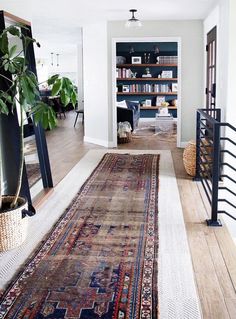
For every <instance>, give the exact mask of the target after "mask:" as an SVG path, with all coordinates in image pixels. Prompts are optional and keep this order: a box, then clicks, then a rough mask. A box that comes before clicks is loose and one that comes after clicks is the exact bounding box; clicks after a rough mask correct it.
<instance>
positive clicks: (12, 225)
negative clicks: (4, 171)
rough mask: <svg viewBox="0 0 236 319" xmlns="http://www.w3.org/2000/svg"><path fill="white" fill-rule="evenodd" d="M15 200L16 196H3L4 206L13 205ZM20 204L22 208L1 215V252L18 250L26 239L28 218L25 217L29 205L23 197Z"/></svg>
mask: <svg viewBox="0 0 236 319" xmlns="http://www.w3.org/2000/svg"><path fill="white" fill-rule="evenodd" d="M13 198H14V196H3V205H4V203H11V202H12V200H13ZM18 202H19V206H20V207H17V208H15V209H11V210H10V209H9V210H6V211H3V212H2V213H0V251H7V250H10V249H13V248H16V247H18V246H20V245H21V244H22V243H23V242H24V240H25V238H26V234H27V226H28V218H26V217H25V214H24V212H25V211H27V209H28V203H27V201H26V199H24V198H22V197H20V198H19V200H18ZM22 211H23V213H22Z"/></svg>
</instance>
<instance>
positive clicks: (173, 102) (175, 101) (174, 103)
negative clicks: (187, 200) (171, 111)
mask: <svg viewBox="0 0 236 319" xmlns="http://www.w3.org/2000/svg"><path fill="white" fill-rule="evenodd" d="M177 104H178V100H177V99H174V100H172V101H171V102H170V105H172V106H176V107H177Z"/></svg>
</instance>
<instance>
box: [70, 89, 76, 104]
mask: <svg viewBox="0 0 236 319" xmlns="http://www.w3.org/2000/svg"><path fill="white" fill-rule="evenodd" d="M70 98H71V103H72V105H73V107H75V105H76V102H77V95H76V92H75V91H72V93H71V97H70Z"/></svg>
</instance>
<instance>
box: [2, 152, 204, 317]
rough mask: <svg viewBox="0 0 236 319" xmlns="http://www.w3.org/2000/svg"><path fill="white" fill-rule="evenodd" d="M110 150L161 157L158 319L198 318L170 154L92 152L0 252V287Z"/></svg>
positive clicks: (7, 280)
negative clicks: (19, 237) (22, 237)
mask: <svg viewBox="0 0 236 319" xmlns="http://www.w3.org/2000/svg"><path fill="white" fill-rule="evenodd" d="M106 152H114V153H131V154H140V153H143V154H144V153H149V154H160V155H161V156H160V173H159V178H160V184H159V185H160V186H159V218H158V219H159V256H158V265H159V266H158V296H159V316H160V319H187V318H188V319H200V318H202V316H201V311H200V306H199V299H198V295H197V291H196V286H195V282H194V274H193V269H192V263H191V256H190V252H189V247H188V242H187V235H186V230H185V225H184V220H183V213H182V207H181V203H180V197H179V191H178V186H177V181H176V177H175V173H174V167H173V162H172V156H171V153H170V151H153V150H147V151H144V150H130V151H129V150H117V149H114V150H110V149H109V150H105V149H103V150H90V151H89V152H88V153H87V154H86V155H85V156H84V157H83V158H82V159H81V160H80V162H79V163H78V164H77V165H76V166H75V167H74V168H73V169H72V170H71V171H70V173H69V174H68V175H67V176H66V177H65V178H64V179H63V180H62V181H61V182H60V183H59V184H58V185H57V186H56V187H55V188H54V191H53V192H52V193H51V195H50V196H49V197H48V198H47V200H45V202H44V203H43V204H42V205H41V206H40V207H38V208H37V214H36V215H35V216H34V217H33V218H31V219H30V220H29V232H28V236H27V240H26V242H25V243H24V244H23V245H22V246H21V247H20V248H17V249H14V250H12V251H10V252H6V253H1V254H0V289H4V287H5V286H6V285H7V283H8V282H9V281H10V280H11V278H12V277H13V276H14V274H15V272H16V271H17V270H18V269H19V267H20V266H21V265H22V264H24V262H25V261H26V260H27V258H28V257H29V256H30V254H31V253H32V252H33V251H34V249H35V247H36V246H37V244H38V243H39V242H40V241H41V240H42V238H43V237H44V235H45V234H46V233H47V232H48V231H49V230H50V229H51V227H52V226H53V225H54V223H55V222H56V221H57V219H58V218H59V217H60V215H61V214H62V213H63V211H64V210H65V209H66V207H67V206H68V205H69V204H70V202H71V200H72V199H73V197H74V196H75V195H76V193H77V192H78V190H79V188H80V187H81V186H82V184H83V183H84V182H85V180H86V179H87V178H88V177H89V175H90V174H91V173H92V171H93V170H94V168H95V167H96V166H97V164H98V163H99V161H100V160H101V158H102V156H103V155H104V154H105V153H106Z"/></svg>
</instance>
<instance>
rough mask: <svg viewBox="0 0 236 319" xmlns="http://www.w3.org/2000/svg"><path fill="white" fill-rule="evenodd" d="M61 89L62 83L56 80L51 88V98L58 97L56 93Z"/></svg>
mask: <svg viewBox="0 0 236 319" xmlns="http://www.w3.org/2000/svg"><path fill="white" fill-rule="evenodd" d="M61 87H62V81H61V80H60V79H57V80H56V82H55V83H54V84H53V87H52V96H56V95H58V93H59V92H60V90H61Z"/></svg>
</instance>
